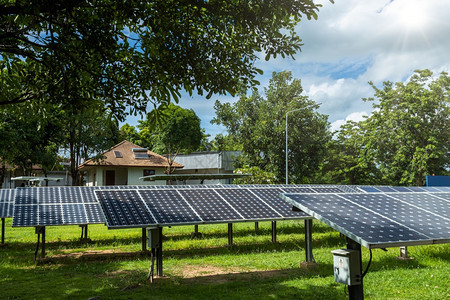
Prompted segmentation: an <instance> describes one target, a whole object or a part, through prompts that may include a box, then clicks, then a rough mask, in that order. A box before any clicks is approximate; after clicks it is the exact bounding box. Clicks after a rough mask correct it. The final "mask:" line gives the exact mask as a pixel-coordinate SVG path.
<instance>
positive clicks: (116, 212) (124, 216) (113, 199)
mask: <svg viewBox="0 0 450 300" xmlns="http://www.w3.org/2000/svg"><path fill="white" fill-rule="evenodd" d="M95 194H96V196H97V199H98V200H99V202H100V205H101V207H102V210H103V212H104V215H105V219H106V223H107V224H109V225H108V227H140V225H142V224H147V225H150V224H156V220H155V219H154V218H153V217H152V216H151V214H150V213H149V212H148V209H147V208H146V207H145V204H144V202H143V201H142V200H141V199H140V197H139V194H138V192H137V191H127V190H124V191H121V192H118V191H113V190H109V191H108V190H103V191H95Z"/></svg>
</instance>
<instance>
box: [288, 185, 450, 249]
mask: <svg viewBox="0 0 450 300" xmlns="http://www.w3.org/2000/svg"><path fill="white" fill-rule="evenodd" d="M449 195H450V194H448V195H445V193H433V194H429V193H419V192H408V193H402V192H393V193H389V192H388V193H381V192H379V193H360V194H355V193H348V194H344V193H339V194H303V195H302V194H284V195H283V196H282V197H283V198H284V199H285V200H286V201H288V202H289V203H291V204H293V205H295V206H297V207H299V208H300V209H302V210H303V211H305V212H307V213H309V214H311V215H312V216H314V217H316V218H317V219H319V220H321V221H323V222H324V223H326V224H328V225H330V226H331V227H333V228H335V229H336V230H338V231H340V232H341V233H343V234H345V235H347V236H348V237H350V238H352V239H354V240H355V241H357V242H359V243H361V244H362V245H364V246H366V247H368V248H384V247H395V246H402V245H419V244H432V243H442V242H450V220H449V219H448V217H446V215H448V199H449V198H448V196H449Z"/></svg>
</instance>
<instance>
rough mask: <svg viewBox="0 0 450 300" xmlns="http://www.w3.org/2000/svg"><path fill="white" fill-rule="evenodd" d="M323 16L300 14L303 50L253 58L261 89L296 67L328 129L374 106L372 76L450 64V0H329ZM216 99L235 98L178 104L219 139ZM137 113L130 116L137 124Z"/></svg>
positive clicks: (400, 77) (393, 76) (395, 76)
mask: <svg viewBox="0 0 450 300" xmlns="http://www.w3.org/2000/svg"><path fill="white" fill-rule="evenodd" d="M317 2H318V3H322V4H323V7H322V8H321V9H320V11H319V14H318V15H319V18H318V20H307V19H305V20H303V21H301V22H300V24H299V25H298V26H297V31H298V33H299V35H300V37H301V38H302V40H303V43H304V45H303V46H302V51H301V52H299V53H297V54H296V55H295V60H292V59H281V58H277V59H272V60H269V61H265V60H264V56H265V54H264V53H261V55H260V57H261V58H260V60H259V61H257V62H256V65H257V67H258V68H260V69H262V70H263V71H264V74H263V75H261V76H259V77H258V78H257V79H258V80H259V81H260V82H261V86H260V90H261V91H263V89H264V87H266V86H267V85H268V82H269V80H270V78H271V76H272V72H274V71H276V72H280V71H283V70H287V71H291V72H292V74H293V76H294V77H295V78H299V79H301V81H302V86H303V89H304V93H305V95H308V96H309V97H310V98H311V99H313V100H315V101H316V102H318V103H322V106H321V108H320V110H319V111H320V112H321V113H323V114H326V115H328V116H329V121H330V122H331V129H332V130H337V129H338V128H339V126H340V125H341V124H343V123H344V122H345V121H346V120H355V121H358V120H361V119H362V117H363V116H364V115H368V114H370V112H371V107H372V105H371V103H367V102H363V101H362V100H361V99H362V98H365V97H370V96H373V90H372V88H371V87H370V86H369V85H368V81H373V82H374V83H375V84H376V85H381V84H382V82H383V81H386V80H389V81H393V82H397V81H405V80H408V78H409V76H410V75H411V74H412V73H413V71H414V70H416V69H425V68H427V69H430V70H432V71H433V72H435V74H437V73H439V72H442V71H445V72H449V69H450V1H449V0H426V1H425V0H366V1H361V0H335V3H334V4H331V3H330V2H328V0H321V1H317ZM215 100H220V101H221V102H234V101H236V100H237V98H236V97H231V96H213V97H212V98H211V99H209V100H207V99H206V98H205V97H201V96H196V95H193V96H192V97H190V96H189V95H187V94H186V93H183V94H182V99H181V101H180V104H179V105H180V106H182V107H184V108H192V109H193V110H194V111H195V112H196V114H197V115H198V116H199V117H200V119H201V126H202V127H203V128H205V130H206V132H207V133H208V134H210V135H211V136H212V137H214V136H215V135H216V134H218V133H222V134H226V130H225V128H224V127H222V126H217V125H212V124H211V123H210V121H211V119H212V118H214V116H215V112H214V109H213V106H214V102H215ZM138 119H139V118H138V117H129V118H128V119H127V122H128V123H129V124H131V125H136V124H137V120H138Z"/></svg>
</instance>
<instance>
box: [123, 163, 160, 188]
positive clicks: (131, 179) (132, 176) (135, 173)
mask: <svg viewBox="0 0 450 300" xmlns="http://www.w3.org/2000/svg"><path fill="white" fill-rule="evenodd" d="M148 169H151V170H155V175H162V174H164V170H165V169H163V168H161V169H157V168H148V167H145V168H141V167H135V168H128V185H165V184H166V181H165V180H157V181H144V180H141V179H139V178H140V177H143V176H144V170H148Z"/></svg>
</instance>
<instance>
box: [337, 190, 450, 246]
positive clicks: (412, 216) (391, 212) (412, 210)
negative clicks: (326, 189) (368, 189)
mask: <svg viewBox="0 0 450 300" xmlns="http://www.w3.org/2000/svg"><path fill="white" fill-rule="evenodd" d="M391 195H392V196H391ZM397 196H398V194H397V193H396V194H353V195H352V194H346V195H344V196H342V197H344V198H345V199H348V200H350V201H352V202H353V203H357V204H359V205H361V206H362V207H364V209H369V210H370V211H372V212H374V213H376V214H379V215H381V216H386V217H387V218H389V219H390V220H392V221H394V222H397V223H399V224H402V225H404V226H406V227H408V228H410V229H412V230H415V231H417V232H421V233H423V234H424V235H426V236H428V239H443V238H445V237H450V221H449V220H445V219H444V218H442V217H440V216H437V215H435V214H431V213H429V212H427V211H425V210H423V209H421V208H419V207H417V206H415V207H413V206H411V205H409V204H408V203H406V202H403V201H399V200H398V199H397ZM405 196H406V197H409V198H410V199H414V198H415V196H417V194H413V193H408V194H405Z"/></svg>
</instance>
